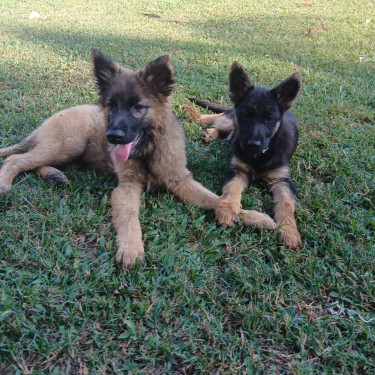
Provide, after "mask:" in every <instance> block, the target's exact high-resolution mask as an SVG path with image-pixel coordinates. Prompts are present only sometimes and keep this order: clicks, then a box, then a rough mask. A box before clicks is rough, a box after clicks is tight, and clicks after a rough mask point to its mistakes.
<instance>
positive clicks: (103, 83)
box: [91, 49, 118, 93]
mask: <svg viewBox="0 0 375 375" xmlns="http://www.w3.org/2000/svg"><path fill="white" fill-rule="evenodd" d="M91 61H92V64H93V71H94V75H95V78H96V83H97V86H98V89H99V92H100V93H101V92H102V91H104V90H105V89H106V88H107V86H108V85H109V83H110V82H111V81H112V79H113V78H114V77H115V75H116V70H117V66H118V64H116V63H115V62H113V61H112V60H111V59H110V58H109V57H108V56H106V55H105V54H104V53H102V52H100V51H99V50H97V49H93V50H92V52H91Z"/></svg>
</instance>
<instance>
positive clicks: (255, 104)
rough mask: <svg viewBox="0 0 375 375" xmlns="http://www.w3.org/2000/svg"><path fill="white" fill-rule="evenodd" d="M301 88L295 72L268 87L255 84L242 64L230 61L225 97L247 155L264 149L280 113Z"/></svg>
mask: <svg viewBox="0 0 375 375" xmlns="http://www.w3.org/2000/svg"><path fill="white" fill-rule="evenodd" d="M300 88H301V75H300V73H299V72H296V73H294V74H292V75H291V76H290V77H288V78H286V79H285V80H284V81H283V82H281V83H280V84H279V85H278V86H276V87H275V88H273V89H272V90H268V89H266V88H264V87H255V86H254V85H253V84H252V83H251V81H250V79H249V76H248V75H247V73H246V72H245V70H244V69H243V67H242V66H241V65H240V64H239V63H238V62H236V61H235V62H234V63H233V64H232V67H231V70H230V73H229V96H230V98H231V100H232V101H233V103H234V107H235V109H236V131H237V134H238V142H239V145H240V147H241V148H242V149H243V151H244V152H245V153H246V154H248V155H249V156H253V157H256V156H258V155H260V154H262V153H264V152H266V151H267V149H268V146H269V144H270V141H271V139H272V137H273V136H274V135H275V134H276V132H277V130H278V129H279V126H280V124H281V121H282V116H283V114H284V113H285V112H286V111H287V110H288V109H289V108H290V107H291V106H292V104H293V103H294V101H295V99H296V97H297V94H298V92H299V90H300Z"/></svg>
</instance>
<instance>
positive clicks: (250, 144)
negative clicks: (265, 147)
mask: <svg viewBox="0 0 375 375" xmlns="http://www.w3.org/2000/svg"><path fill="white" fill-rule="evenodd" d="M261 144H262V142H261V141H258V140H256V139H249V140H248V141H247V146H248V147H250V148H253V149H256V148H259V147H260V145H261Z"/></svg>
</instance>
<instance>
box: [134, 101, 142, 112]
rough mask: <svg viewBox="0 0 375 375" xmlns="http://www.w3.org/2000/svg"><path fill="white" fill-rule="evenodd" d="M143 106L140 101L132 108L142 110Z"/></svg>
mask: <svg viewBox="0 0 375 375" xmlns="http://www.w3.org/2000/svg"><path fill="white" fill-rule="evenodd" d="M144 108H145V106H144V105H142V104H140V103H137V104H136V105H135V106H134V109H135V110H136V111H142V109H144Z"/></svg>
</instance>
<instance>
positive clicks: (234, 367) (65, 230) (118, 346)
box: [0, 0, 375, 374]
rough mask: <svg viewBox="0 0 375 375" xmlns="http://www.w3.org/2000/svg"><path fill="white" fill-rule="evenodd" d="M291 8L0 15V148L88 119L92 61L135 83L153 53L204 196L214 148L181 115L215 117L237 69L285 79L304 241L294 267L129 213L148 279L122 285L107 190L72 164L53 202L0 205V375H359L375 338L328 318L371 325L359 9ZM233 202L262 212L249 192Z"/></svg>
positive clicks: (268, 244) (262, 199) (216, 179)
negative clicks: (295, 85) (203, 109)
mask: <svg viewBox="0 0 375 375" xmlns="http://www.w3.org/2000/svg"><path fill="white" fill-rule="evenodd" d="M305 5H306V4H305ZM305 5H303V2H299V1H296V2H293V1H287V0H278V1H261V2H249V1H245V0H239V1H229V0H217V1H205V2H203V1H197V0H195V1H194V0H193V1H185V0H184V1H178V2H177V1H171V0H169V1H167V0H164V1H134V0H132V1H130V0H129V1H126V2H124V1H116V0H115V1H111V2H94V1H88V0H81V1H79V2H77V1H72V0H63V1H59V2H54V1H36V0H32V1H27V2H24V1H15V0H8V1H7V2H1V3H0V51H1V53H0V126H1V127H0V143H1V145H2V146H7V145H10V144H13V143H15V142H17V141H19V140H20V139H22V138H23V137H25V136H26V135H27V134H29V133H30V131H31V130H32V129H34V128H36V127H37V126H38V125H39V124H40V123H41V121H42V120H43V119H45V118H47V117H48V116H50V115H51V114H52V113H54V112H56V111H57V110H60V109H62V108H66V107H69V106H72V105H75V104H79V103H95V102H96V101H97V99H96V89H95V86H94V81H93V79H92V77H91V66H90V59H89V56H90V52H91V49H92V48H98V49H100V50H102V51H103V52H105V53H107V54H108V55H110V56H111V57H113V59H115V60H116V61H119V62H121V63H122V64H124V65H125V66H128V67H130V68H133V69H136V68H138V67H141V66H143V65H144V64H145V63H147V62H148V61H149V60H151V59H153V58H156V57H157V56H160V55H162V54H169V55H170V56H171V58H172V61H173V64H174V66H175V68H176V70H177V79H178V84H177V86H176V90H175V94H174V104H175V110H176V113H177V115H178V116H179V117H180V119H181V122H182V125H183V126H184V128H185V131H186V134H187V151H188V160H189V167H190V168H191V170H192V171H193V173H194V177H195V178H196V179H197V180H199V181H201V182H203V183H204V184H205V185H206V186H207V187H209V188H210V189H212V190H213V191H215V192H216V193H220V190H221V184H222V182H223V179H224V175H225V171H226V170H227V169H228V160H229V158H228V155H229V147H228V145H227V144H226V143H225V142H224V141H218V142H215V143H214V144H211V145H209V146H205V145H204V144H203V143H202V141H201V138H200V129H199V127H198V126H197V125H195V124H193V123H192V122H191V121H190V120H189V119H188V117H187V115H186V114H185V113H184V112H183V110H182V109H181V107H182V105H183V104H186V103H187V97H188V96H196V97H201V98H204V99H209V100H212V101H215V102H221V103H225V104H229V103H230V102H229V98H228V95H227V74H228V69H229V66H230V64H231V62H232V61H233V60H238V61H239V62H240V63H241V64H243V65H244V66H245V68H246V69H247V71H248V72H249V74H250V76H251V77H252V79H253V81H254V83H255V84H257V85H263V86H267V87H272V86H274V85H276V84H278V83H279V82H280V81H281V80H282V79H283V78H285V77H286V76H287V75H289V74H291V73H292V72H293V71H295V70H297V69H298V70H300V71H301V72H302V76H303V89H302V92H301V95H300V97H299V99H298V101H297V103H296V105H295V107H294V110H295V112H296V113H297V115H298V117H299V119H300V133H301V137H300V143H299V147H298V149H297V151H296V153H295V155H294V156H293V159H292V162H291V170H292V176H293V179H294V181H295V183H296V185H297V188H298V196H299V203H298V206H297V212H296V214H297V218H298V225H299V228H300V232H301V235H302V237H303V243H304V245H303V248H302V249H301V251H300V252H294V251H290V250H288V249H286V248H284V247H283V246H281V247H277V244H276V238H275V235H274V233H272V232H270V231H266V230H265V231H262V232H261V233H259V232H256V231H255V230H253V229H252V228H244V227H242V226H236V227H234V228H230V229H228V228H219V227H217V226H216V224H215V221H214V215H213V213H212V212H207V211H204V210H202V209H198V208H196V207H194V206H193V205H190V204H183V203H181V202H178V201H176V200H175V199H174V198H173V197H172V196H171V195H170V194H168V193H156V194H154V195H151V196H150V195H148V196H143V199H142V210H141V214H140V220H141V225H142V229H143V234H144V242H145V247H146V264H145V265H138V266H136V267H135V268H134V269H132V270H129V271H127V272H125V271H124V270H122V269H120V268H118V267H117V266H116V265H115V264H114V255H115V252H116V244H115V234H114V230H113V228H112V227H111V224H110V204H109V198H110V194H111V191H112V189H113V187H114V186H115V181H113V180H112V179H111V178H110V177H109V176H105V175H95V174H94V173H92V172H82V171H77V169H76V168H74V167H73V166H68V167H67V168H66V174H67V175H68V177H69V178H70V179H71V184H70V185H69V186H66V187H58V186H56V185H53V184H50V183H47V182H45V181H43V180H42V179H40V178H39V177H38V176H36V175H34V174H33V173H25V174H21V175H20V176H18V177H17V178H16V180H15V184H14V187H13V189H12V190H11V192H10V193H9V194H8V195H6V196H2V197H0V215H1V216H0V373H1V374H13V373H15V374H16V373H17V374H45V373H51V374H60V373H61V374H63V373H64V374H95V373H98V374H104V373H118V374H123V373H133V374H141V373H146V374H199V373H207V374H216V373H217V374H237V373H244V374H246V373H248V374H323V373H324V374H371V373H375V344H374V342H375V321H372V322H370V323H364V322H362V321H361V320H360V319H359V317H358V315H356V314H353V313H350V312H348V313H347V314H346V315H345V316H341V317H340V316H336V315H333V314H332V313H331V312H330V310H329V308H330V306H331V305H332V304H333V303H335V302H339V303H340V304H341V305H342V306H345V307H346V308H349V309H351V310H355V311H357V312H359V313H360V314H361V315H362V316H363V317H364V318H366V319H370V318H374V317H375V302H374V301H375V283H374V270H375V261H374V259H375V240H374V237H375V207H374V206H375V203H374V202H375V195H374V191H375V180H374V176H375V153H374V144H375V94H374V92H375V91H374V87H375V77H374V69H375V45H374V35H375V18H374V14H375V5H374V3H373V2H372V1H370V0H367V1H359V0H356V1H347V0H341V1H328V0H325V1H323V0H319V1H313V2H311V7H309V6H305ZM31 11H37V12H39V13H40V15H41V17H42V18H41V19H37V20H29V19H28V15H29V14H30V13H31ZM143 13H156V14H158V15H160V16H162V17H164V18H165V19H167V20H186V21H187V22H170V21H163V20H158V19H150V18H147V17H146V16H145V15H144V14H143ZM321 22H322V23H323V25H324V26H325V28H326V30H324V28H323V27H322V25H321ZM309 28H310V30H312V32H310V33H309V32H308V30H309ZM311 28H313V29H311ZM243 203H244V206H245V207H246V208H254V209H259V210H261V211H263V212H268V213H271V212H272V200H271V198H270V196H269V194H268V193H267V191H266V190H265V189H264V186H262V185H261V186H254V187H250V188H249V189H248V190H247V191H246V192H245V194H244V197H243Z"/></svg>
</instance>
